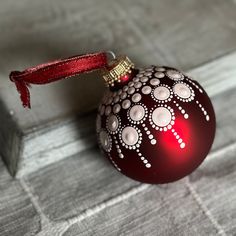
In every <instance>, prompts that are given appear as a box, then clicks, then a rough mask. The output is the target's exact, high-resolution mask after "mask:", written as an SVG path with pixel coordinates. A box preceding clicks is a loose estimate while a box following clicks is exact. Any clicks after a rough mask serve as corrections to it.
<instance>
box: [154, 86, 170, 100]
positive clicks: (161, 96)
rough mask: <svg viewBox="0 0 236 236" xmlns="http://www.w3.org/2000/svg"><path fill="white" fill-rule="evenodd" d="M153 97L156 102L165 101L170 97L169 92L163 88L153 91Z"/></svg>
mask: <svg viewBox="0 0 236 236" xmlns="http://www.w3.org/2000/svg"><path fill="white" fill-rule="evenodd" d="M153 95H154V97H155V98H156V99H158V100H166V99H167V98H169V96H170V90H169V89H168V88H166V87H164V86H160V87H157V88H155V89H154V92H153Z"/></svg>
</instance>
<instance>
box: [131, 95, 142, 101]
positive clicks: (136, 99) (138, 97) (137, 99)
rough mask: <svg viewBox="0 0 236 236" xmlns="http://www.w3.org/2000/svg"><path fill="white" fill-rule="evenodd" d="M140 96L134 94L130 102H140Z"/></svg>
mask: <svg viewBox="0 0 236 236" xmlns="http://www.w3.org/2000/svg"><path fill="white" fill-rule="evenodd" d="M141 98H142V96H141V95H140V94H139V93H135V94H134V95H133V96H132V101H133V102H139V101H140V100H141Z"/></svg>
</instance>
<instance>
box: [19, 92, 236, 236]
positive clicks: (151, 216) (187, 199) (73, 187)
mask: <svg viewBox="0 0 236 236" xmlns="http://www.w3.org/2000/svg"><path fill="white" fill-rule="evenodd" d="M222 97H227V99H228V100H227V104H225V101H224V100H223V99H222ZM213 104H214V107H215V111H216V117H217V134H216V139H215V143H214V146H213V149H212V151H211V153H210V154H209V156H208V157H207V159H206V161H205V162H206V167H203V170H204V173H206V174H207V172H208V167H209V166H210V165H212V162H213V161H215V162H216V164H215V165H217V166H220V165H222V168H226V170H228V165H232V162H233V158H234V155H231V154H230V152H231V153H232V150H233V154H235V151H236V133H235V132H232V127H233V125H234V124H235V122H236V114H235V112H234V110H232V109H229V108H230V107H235V106H236V93H235V92H234V90H229V91H226V92H224V93H223V94H218V95H217V96H215V97H213ZM230 127H231V132H230V130H229V128H230ZM232 145H233V146H234V148H233V149H232V148H231V146H232ZM219 150H225V151H223V153H221V152H219ZM228 151H230V152H228ZM222 154H223V155H222ZM228 155H230V157H229V158H232V159H231V161H230V163H229V164H227V161H224V158H226V159H228V158H227V157H228ZM224 156H226V157H224ZM215 157H216V158H215ZM208 159H209V160H208ZM217 163H218V164H217ZM204 165H205V164H204ZM235 167H236V165H233V166H232V171H230V173H231V172H233V169H234V168H235ZM68 170H69V171H68ZM210 170H211V168H209V171H210ZM226 170H225V172H224V171H223V172H220V173H224V174H226V173H227V171H226ZM196 173H198V172H194V174H193V175H192V176H191V179H192V178H194V175H195V174H196ZM220 173H219V175H220ZM201 177H203V178H204V176H202V166H201V167H200V168H199V174H197V180H195V181H198V179H200V178H201ZM24 178H25V179H26V181H27V182H28V185H29V186H31V191H32V193H33V195H34V196H35V198H36V199H37V200H38V204H39V205H40V206H41V208H42V209H43V212H44V214H45V215H46V216H47V217H48V218H49V219H50V220H51V221H53V222H54V221H55V222H61V223H62V222H64V220H65V219H67V222H68V224H67V225H66V227H65V229H67V228H68V227H69V226H72V225H74V226H72V228H71V229H68V230H69V231H68V233H67V235H70V233H71V234H72V232H73V231H74V234H75V235H76V234H77V235H80V233H84V235H86V232H85V231H86V230H88V235H89V234H91V231H90V230H89V228H91V230H95V229H96V232H97V234H98V235H100V234H101V233H100V232H102V231H103V230H104V231H105V232H108V231H109V230H111V227H110V225H114V224H116V225H117V228H116V227H115V228H114V229H113V230H114V232H113V231H112V233H111V235H117V234H119V233H118V232H119V230H121V232H123V233H125V232H127V234H128V235H129V234H130V235H132V232H136V233H137V234H138V232H139V231H140V230H143V232H150V235H151V232H160V234H161V233H163V234H164V231H165V230H166V232H172V231H171V230H172V229H171V228H172V227H173V228H175V229H176V227H177V228H178V229H179V230H180V231H178V233H177V235H180V234H181V230H182V231H184V232H186V235H190V234H193V235H194V233H195V232H196V234H197V232H199V231H198V230H203V235H207V232H208V230H210V232H212V234H215V232H216V231H217V230H218V229H216V228H215V226H214V225H213V229H212V226H211V225H212V222H211V220H210V219H209V218H208V216H206V215H205V214H206V213H204V212H202V211H203V209H202V208H201V207H202V206H199V203H198V202H195V201H196V199H195V198H194V196H192V194H190V189H189V186H188V184H187V183H186V179H184V180H182V181H179V182H175V183H173V184H167V185H163V186H162V185H161V186H160V185H158V186H154V187H151V185H143V186H147V187H143V189H142V188H140V185H139V183H138V182H135V181H132V180H131V179H128V178H126V177H124V176H123V175H122V174H120V173H119V172H118V171H116V170H115V168H113V167H112V166H111V164H110V163H109V162H108V161H107V160H106V159H105V158H104V157H103V156H102V155H100V154H99V150H98V149H88V150H87V151H85V152H82V153H79V154H76V155H73V156H71V157H68V158H67V159H66V160H62V161H59V162H56V163H54V164H53V165H49V166H45V167H44V168H42V169H41V170H38V171H36V172H34V173H31V174H29V175H27V176H25V177H24ZM212 178H214V175H213V176H212ZM191 181H192V180H191ZM208 182H209V184H208V185H209V186H211V192H208V194H207V193H206V196H208V198H211V197H212V195H213V194H214V189H215V188H217V181H214V182H212V181H211V180H210V179H209V181H208ZM233 182H234V178H232V180H231V183H232V186H233ZM133 188H135V189H137V190H136V191H133V190H132V189H133ZM130 191H131V193H130ZM234 191H235V190H234ZM134 192H135V193H134ZM123 193H124V196H123V195H122V196H123V197H121V198H118V199H117V197H116V196H119V195H120V194H123ZM128 196H130V197H131V199H129V197H128ZM126 197H127V198H126ZM113 198H114V199H113ZM111 199H113V200H111ZM182 201H183V202H182ZM222 201H223V200H222ZM62 202H63V204H61V203H62ZM104 204H105V206H104ZM97 205H98V206H97ZM71 206H73V207H71ZM209 207H210V208H211V206H209ZM214 207H215V208H214V209H220V207H221V206H220V205H219V206H217V204H215V206H214ZM218 207H219V208H218ZM86 209H90V211H88V212H87V210H86ZM118 209H120V210H118ZM211 209H212V208H211ZM233 211H234V208H230V209H228V213H229V214H233ZM218 214H220V212H219V213H218ZM90 216H91V217H90ZM164 218H165V219H164ZM177 218H179V219H177ZM99 219H100V220H101V221H100V220H99ZM187 219H189V221H188V220H187ZM182 220H183V221H182ZM192 220H193V221H192ZM184 221H186V224H184V223H183V222H184ZM105 222H106V223H105ZM115 222H116V223H115ZM132 222H133V223H132ZM154 222H156V225H155V227H154V225H153V224H154ZM164 222H165V224H167V225H165V224H164ZM168 222H169V223H168ZM194 222H195V223H194ZM196 222H205V223H204V224H203V223H202V224H203V226H202V227H203V228H199V227H198V225H196ZM220 223H221V222H219V224H220ZM100 224H101V228H100ZM162 224H164V225H162ZM182 224H183V225H182ZM199 224H200V223H199ZM123 227H124V228H123ZM153 227H154V228H153ZM187 229H189V231H188V230H187ZM214 229H215V230H214ZM149 230H150V231H149ZM162 230H164V231H162ZM190 232H191V233H190ZM72 235H73V234H72ZM108 235H109V234H108ZM135 235H136V234H135ZM138 235H139V234H138Z"/></svg>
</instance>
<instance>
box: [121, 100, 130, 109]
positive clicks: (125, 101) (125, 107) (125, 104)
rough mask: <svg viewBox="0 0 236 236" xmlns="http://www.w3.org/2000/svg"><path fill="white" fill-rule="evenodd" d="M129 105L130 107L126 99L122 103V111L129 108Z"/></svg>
mask: <svg viewBox="0 0 236 236" xmlns="http://www.w3.org/2000/svg"><path fill="white" fill-rule="evenodd" d="M130 105H131V102H130V100H128V99H126V100H124V101H123V102H122V108H124V109H128V108H129V107H130Z"/></svg>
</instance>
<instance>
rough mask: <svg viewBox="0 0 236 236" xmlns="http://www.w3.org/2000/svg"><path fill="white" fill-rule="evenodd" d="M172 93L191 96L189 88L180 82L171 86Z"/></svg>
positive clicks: (184, 96)
mask: <svg viewBox="0 0 236 236" xmlns="http://www.w3.org/2000/svg"><path fill="white" fill-rule="evenodd" d="M173 90H174V93H175V94H177V95H178V96H179V97H181V98H189V97H190V96H191V90H190V88H189V87H188V86H187V85H185V84H182V83H177V84H175V85H174V87H173Z"/></svg>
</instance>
